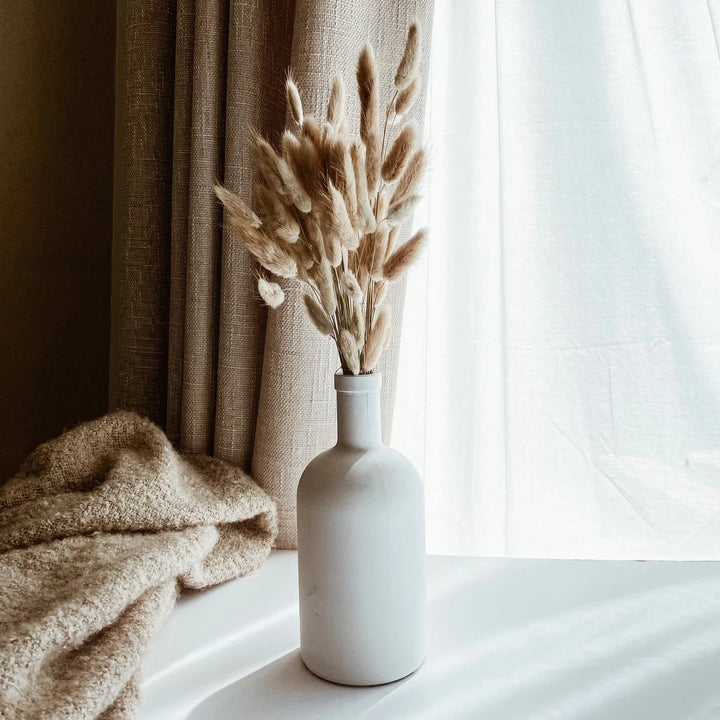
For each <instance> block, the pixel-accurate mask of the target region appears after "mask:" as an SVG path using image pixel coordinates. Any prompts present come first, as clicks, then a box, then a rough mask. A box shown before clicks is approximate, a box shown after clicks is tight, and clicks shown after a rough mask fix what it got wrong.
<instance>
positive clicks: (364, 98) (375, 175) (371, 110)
mask: <svg viewBox="0 0 720 720" xmlns="http://www.w3.org/2000/svg"><path fill="white" fill-rule="evenodd" d="M357 84H358V95H359V97H360V137H361V139H362V141H363V143H364V144H365V174H366V180H367V188H368V193H369V194H370V195H371V196H372V195H374V194H375V191H376V190H377V186H378V183H379V182H380V165H381V163H382V158H381V157H380V127H379V115H378V104H379V100H378V87H377V66H376V64H375V55H374V53H373V51H372V48H371V47H370V46H369V45H366V46H365V47H364V48H363V49H362V51H361V52H360V57H359V58H358V65H357Z"/></svg>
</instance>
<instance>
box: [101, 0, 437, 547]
mask: <svg viewBox="0 0 720 720" xmlns="http://www.w3.org/2000/svg"><path fill="white" fill-rule="evenodd" d="M413 18H417V19H419V20H420V22H421V24H422V26H423V28H424V30H425V36H424V49H425V58H427V49H428V47H429V43H430V37H429V34H430V27H431V20H432V0H402V2H398V1H395V2H392V1H391V2H387V1H384V0H367V1H363V2H354V1H352V0H340V1H338V0H297V1H293V0H254V1H245V2H242V1H241V0H198V1H197V2H195V1H193V0H178V1H177V3H173V2H168V0H121V2H120V3H119V6H118V68H117V69H118V73H117V111H116V112H117V118H116V120H117V125H116V128H117V129H116V167H115V221H114V243H113V246H114V247H113V330H112V346H111V379H110V385H111V389H110V395H111V397H110V403H111V406H112V407H113V408H116V407H121V408H126V409H131V410H135V411H137V412H139V413H141V414H143V415H146V416H148V417H149V418H151V419H152V420H153V421H155V422H157V423H159V424H160V425H161V426H163V427H165V428H166V430H167V433H168V435H169V437H170V438H171V439H172V440H173V441H174V442H175V443H177V444H178V445H179V446H180V447H181V448H182V449H184V450H187V451H189V452H198V453H207V454H212V455H216V456H217V457H220V458H222V459H224V460H228V461H230V462H232V463H235V464H237V465H239V466H241V467H243V468H244V469H245V470H247V471H249V472H251V473H252V474H253V476H254V477H255V478H256V479H257V481H258V482H259V484H260V485H262V486H263V487H264V488H265V489H266V490H267V491H268V492H269V493H270V495H272V496H273V497H274V498H275V500H276V501H277V503H278V510H279V518H280V535H279V537H278V546H279V547H286V548H287V547H294V546H295V490H296V486H297V481H298V478H299V476H300V473H301V472H302V469H303V467H304V466H305V464H306V463H307V461H308V460H309V459H310V458H311V457H313V456H314V455H315V454H317V453H318V452H319V451H320V450H322V449H324V448H326V447H329V446H330V445H331V444H332V443H333V441H334V427H335V425H334V412H335V398H334V391H333V389H332V387H333V386H332V373H333V372H334V371H335V369H336V368H337V367H338V365H339V362H338V358H337V355H336V352H335V350H334V347H333V345H332V343H331V342H330V341H329V340H328V339H326V338H322V337H320V336H319V334H318V333H317V331H315V330H314V328H312V327H311V325H310V324H309V321H307V320H306V318H305V316H304V311H303V310H302V308H301V306H300V304H299V303H297V302H293V301H292V299H293V298H295V297H297V292H296V291H295V290H294V289H293V288H292V285H287V286H286V292H289V297H290V300H291V301H290V302H286V303H284V304H283V305H282V306H281V308H280V309H278V310H276V311H272V312H270V313H268V311H267V309H266V308H265V307H263V306H262V304H261V302H260V299H259V297H258V296H257V293H256V290H255V282H254V280H255V267H254V262H253V260H252V258H251V257H250V255H249V254H248V253H247V252H246V250H245V249H244V247H242V244H241V242H240V241H239V240H238V238H236V237H235V236H234V235H233V233H232V231H231V230H230V228H229V227H224V225H223V217H222V211H221V208H220V206H219V204H218V202H217V201H216V200H215V198H214V195H213V191H212V185H213V183H214V182H215V181H216V180H220V181H222V182H224V183H225V184H226V185H227V186H228V187H230V188H231V189H233V190H235V191H238V192H240V193H241V194H242V195H243V196H244V197H245V199H246V200H248V201H251V200H252V197H251V196H252V186H253V182H254V180H255V171H256V167H255V158H254V152H253V146H252V143H251V141H250V131H251V130H252V129H255V130H258V131H260V132H261V133H262V134H264V135H266V136H268V137H270V138H271V140H273V141H276V140H277V139H278V138H279V136H280V134H281V132H282V130H283V128H284V126H285V121H286V107H285V94H284V83H285V77H286V73H287V72H288V69H289V68H292V72H293V75H294V77H295V79H296V81H297V84H298V86H299V87H300V90H301V93H302V94H303V100H304V104H305V106H306V110H307V111H308V112H318V113H320V112H324V106H325V104H326V102H327V97H328V86H329V81H330V79H331V77H332V75H333V73H334V72H335V71H336V70H337V71H340V72H342V73H343V75H344V77H345V79H346V81H347V83H348V87H349V89H350V88H354V84H352V83H354V70H355V62H356V58H357V54H358V52H359V51H360V48H361V47H362V45H363V43H364V42H366V41H370V42H371V43H372V44H373V46H374V47H375V50H376V55H377V59H378V62H379V63H380V66H381V68H384V69H385V71H386V75H385V76H383V77H382V80H383V84H384V85H385V86H386V87H385V90H386V92H387V93H388V96H389V94H390V86H391V83H392V76H393V74H394V67H395V65H396V64H397V62H398V60H399V57H400V55H401V53H402V48H403V44H404V38H405V33H406V29H407V26H408V24H409V22H410V21H411V20H412V19H413ZM424 69H425V70H427V62H425V63H424ZM385 81H386V82H385ZM348 94H349V95H351V101H350V102H351V104H350V107H349V117H350V118H355V119H356V118H357V115H358V112H357V106H356V104H355V103H356V101H355V98H354V97H352V93H351V92H349V93H348ZM423 104H424V103H423V102H419V103H418V104H417V105H416V107H415V109H414V110H413V113H414V115H415V116H416V118H417V120H418V121H420V119H421V118H422V111H423ZM401 294H402V289H400V290H399V291H398V292H397V293H396V295H397V297H396V298H395V303H394V307H395V311H396V312H395V317H396V323H397V319H398V318H399V317H400V301H401V297H400V296H401ZM398 335H399V332H396V333H395V341H397V337H398ZM396 359H397V347H396V345H395V344H394V345H393V346H392V347H391V348H390V349H389V350H388V351H387V353H386V356H385V358H384V361H383V364H382V367H381V371H382V372H383V374H384V384H385V387H384V400H383V412H384V423H385V430H386V431H387V430H388V429H389V426H390V413H391V409H392V408H391V402H392V396H393V385H394V375H395V371H396V366H397V363H396Z"/></svg>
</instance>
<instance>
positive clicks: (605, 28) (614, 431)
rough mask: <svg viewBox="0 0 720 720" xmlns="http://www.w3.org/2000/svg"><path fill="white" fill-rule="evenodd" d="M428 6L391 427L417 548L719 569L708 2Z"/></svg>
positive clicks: (719, 401)
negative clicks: (418, 153) (405, 464)
mask: <svg viewBox="0 0 720 720" xmlns="http://www.w3.org/2000/svg"><path fill="white" fill-rule="evenodd" d="M436 8H437V9H436V18H435V25H434V28H433V57H432V69H431V85H430V93H431V100H430V103H429V115H428V123H427V125H428V140H429V142H430V146H431V151H432V162H431V175H430V181H429V187H428V194H427V199H428V200H427V208H426V212H427V215H428V222H429V224H430V227H431V233H432V235H431V243H430V247H429V251H428V253H427V257H426V261H425V262H424V263H423V264H422V265H420V266H419V267H417V268H416V269H414V271H413V273H412V275H411V277H410V280H409V287H408V295H407V303H406V309H405V316H404V328H403V339H402V358H401V368H400V387H399V391H398V398H397V411H396V414H395V418H394V423H393V444H394V445H395V446H396V447H398V449H400V450H401V451H403V452H405V453H406V454H408V455H409V456H410V457H411V458H412V459H413V461H414V462H415V463H416V464H417V465H418V467H419V469H420V470H421V472H422V473H423V475H424V478H425V484H426V501H427V530H428V549H429V551H430V552H438V553H454V554H481V555H502V554H507V555H521V556H554V557H604V558H648V559H649V558H668V559H670V558H683V559H686V558H714V559H720V54H719V52H718V34H719V33H720V1H718V0H712V1H711V2H706V1H705V0H683V1H682V2H678V1H677V0H628V1H627V2H626V1H625V0H585V1H584V2H577V0H525V1H523V0H497V2H496V3H492V2H488V1H486V0H485V1H478V0H454V1H452V2H437V3H436ZM422 219H423V218H419V219H418V224H420V221H421V220H422Z"/></svg>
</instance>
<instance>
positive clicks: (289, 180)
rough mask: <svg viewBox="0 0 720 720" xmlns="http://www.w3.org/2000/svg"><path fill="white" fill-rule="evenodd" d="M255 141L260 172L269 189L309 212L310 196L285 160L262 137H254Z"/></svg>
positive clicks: (301, 209)
mask: <svg viewBox="0 0 720 720" xmlns="http://www.w3.org/2000/svg"><path fill="white" fill-rule="evenodd" d="M255 143H256V145H257V148H258V160H259V162H258V166H259V169H260V172H261V174H262V176H263V177H264V178H265V180H266V182H267V183H268V185H269V186H270V187H271V189H272V190H274V191H275V192H276V193H277V194H278V195H280V196H281V197H286V198H287V199H288V201H289V202H290V203H291V204H292V205H295V207H296V208H297V209H298V210H300V212H304V213H307V212H310V208H311V207H312V203H311V201H310V196H309V195H308V194H307V193H306V192H305V190H304V189H303V188H302V186H301V185H300V182H299V181H298V179H297V178H296V177H295V174H294V173H293V171H292V170H291V169H290V166H289V165H288V164H287V162H285V160H284V159H283V158H281V157H280V156H279V155H278V154H277V153H276V152H275V151H274V150H273V149H272V147H271V145H270V143H269V142H268V141H267V140H265V139H264V138H261V137H259V136H258V137H256V138H255Z"/></svg>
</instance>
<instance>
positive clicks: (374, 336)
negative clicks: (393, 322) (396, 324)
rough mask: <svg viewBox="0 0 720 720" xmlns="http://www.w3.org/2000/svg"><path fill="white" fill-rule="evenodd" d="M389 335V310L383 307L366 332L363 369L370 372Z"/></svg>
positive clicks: (373, 368)
mask: <svg viewBox="0 0 720 720" xmlns="http://www.w3.org/2000/svg"><path fill="white" fill-rule="evenodd" d="M389 336H390V312H389V310H388V309H387V308H383V309H382V310H381V311H380V314H379V315H378V317H377V320H376V321H375V324H374V325H373V327H372V330H370V332H369V334H368V339H367V343H366V345H365V355H364V357H363V370H364V371H365V372H372V371H373V370H375V366H376V365H377V363H378V360H379V359H380V355H381V353H382V351H383V348H384V347H385V345H386V343H387V341H388V339H389Z"/></svg>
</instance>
